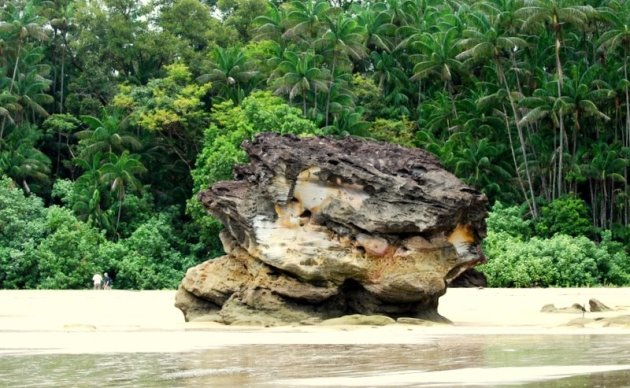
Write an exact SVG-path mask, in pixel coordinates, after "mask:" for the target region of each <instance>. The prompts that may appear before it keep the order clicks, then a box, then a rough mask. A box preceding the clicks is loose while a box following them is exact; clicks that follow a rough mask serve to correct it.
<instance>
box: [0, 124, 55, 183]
mask: <svg viewBox="0 0 630 388" xmlns="http://www.w3.org/2000/svg"><path fill="white" fill-rule="evenodd" d="M39 137H40V133H39V131H38V130H37V129H36V128H35V127H33V126H32V125H30V124H22V125H20V126H18V127H17V130H16V131H14V132H12V133H11V134H9V135H8V136H7V138H6V143H7V144H8V145H9V146H8V147H7V148H8V149H7V151H4V152H2V153H0V171H2V172H4V173H6V174H7V175H8V176H9V177H11V178H12V179H13V180H14V181H15V182H16V183H18V184H19V185H21V186H22V188H23V189H24V192H26V193H27V194H30V193H31V185H29V182H31V184H32V182H33V181H35V182H42V183H45V182H48V180H49V174H50V159H49V158H48V157H47V156H46V155H45V154H44V153H43V152H41V151H40V150H38V149H37V148H35V147H34V146H33V145H34V144H35V143H36V141H37V139H38V138H39Z"/></svg>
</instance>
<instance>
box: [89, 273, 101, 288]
mask: <svg viewBox="0 0 630 388" xmlns="http://www.w3.org/2000/svg"><path fill="white" fill-rule="evenodd" d="M92 281H93V282H94V289H95V290H100V289H101V283H102V282H103V277H102V276H101V274H100V273H97V274H94V276H92Z"/></svg>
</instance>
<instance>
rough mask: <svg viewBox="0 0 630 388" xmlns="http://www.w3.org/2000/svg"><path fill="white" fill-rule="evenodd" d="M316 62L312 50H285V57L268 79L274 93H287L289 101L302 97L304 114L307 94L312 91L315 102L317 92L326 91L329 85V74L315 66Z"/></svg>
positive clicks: (304, 112)
mask: <svg viewBox="0 0 630 388" xmlns="http://www.w3.org/2000/svg"><path fill="white" fill-rule="evenodd" d="M316 63H317V57H316V56H315V54H313V53H312V52H304V53H301V54H297V53H295V52H292V51H287V52H286V53H285V59H284V60H283V61H282V62H280V64H279V65H278V67H277V68H276V69H275V70H274V72H273V73H272V75H271V79H270V80H271V83H272V85H273V87H274V88H275V93H277V94H281V95H287V96H288V97H289V102H293V99H294V98H295V97H297V96H300V97H301V98H302V112H303V114H304V115H305V116H306V113H307V108H306V102H307V95H308V94H309V93H313V94H314V96H315V98H314V101H315V104H317V95H318V92H321V91H327V90H328V87H329V75H328V74H327V72H325V71H323V70H321V69H319V68H318V67H316ZM315 110H317V107H316V106H315Z"/></svg>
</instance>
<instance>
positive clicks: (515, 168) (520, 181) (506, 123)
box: [503, 106, 534, 214]
mask: <svg viewBox="0 0 630 388" xmlns="http://www.w3.org/2000/svg"><path fill="white" fill-rule="evenodd" d="M503 117H504V119H505V129H506V131H507V134H508V139H509V141H510V152H511V153H512V161H513V162H514V171H516V177H517V180H518V184H519V186H520V187H521V192H522V193H523V198H524V199H525V202H526V203H527V207H528V208H529V211H530V213H532V214H534V209H533V207H532V204H531V203H530V202H529V197H528V196H527V191H526V190H525V185H524V184H523V178H522V177H521V172H520V171H519V169H518V162H517V160H516V151H514V142H513V141H512V131H510V122H509V121H508V115H507V112H506V111H505V106H504V107H503Z"/></svg>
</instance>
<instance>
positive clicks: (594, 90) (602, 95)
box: [563, 65, 614, 159]
mask: <svg viewBox="0 0 630 388" xmlns="http://www.w3.org/2000/svg"><path fill="white" fill-rule="evenodd" d="M570 75H571V76H570V77H566V80H565V84H564V89H563V94H564V95H565V97H566V101H567V105H566V108H565V112H566V113H567V114H571V116H572V117H573V131H572V136H571V138H572V149H571V152H572V156H573V158H574V159H575V155H576V153H577V149H578V144H577V143H578V134H580V133H581V132H582V120H583V119H586V118H588V117H592V118H595V119H599V120H604V121H609V120H610V117H608V116H607V115H606V114H604V113H603V112H602V111H601V110H600V108H599V107H598V104H602V103H604V102H606V101H607V100H611V97H613V95H614V92H613V91H612V90H611V89H610V88H609V87H608V85H606V84H605V83H604V82H602V81H601V79H600V75H601V66H599V65H594V66H591V67H589V68H587V69H582V68H581V67H577V66H574V67H573V68H571V70H570Z"/></svg>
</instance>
